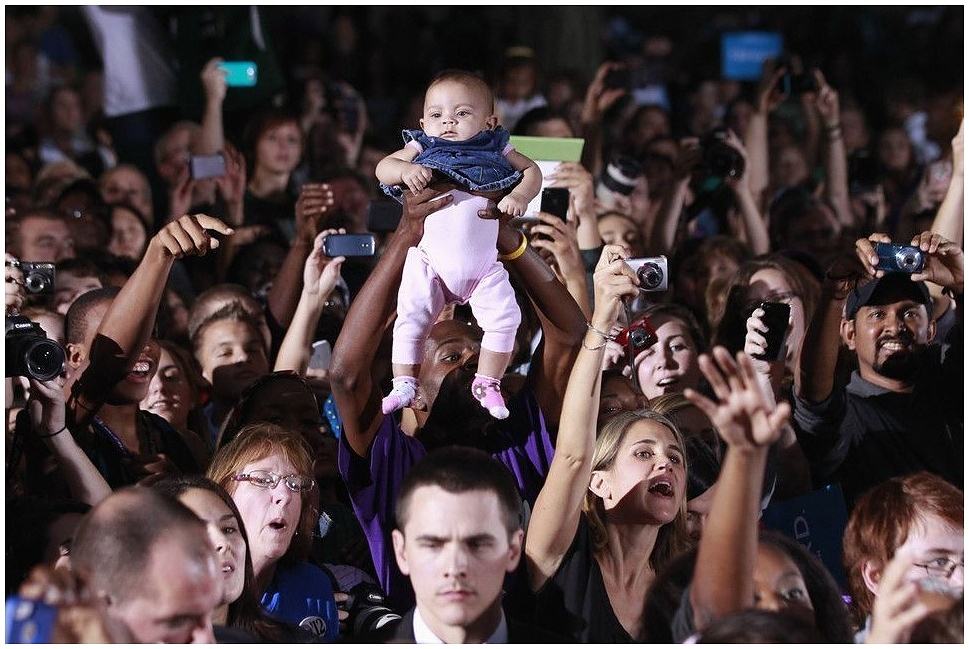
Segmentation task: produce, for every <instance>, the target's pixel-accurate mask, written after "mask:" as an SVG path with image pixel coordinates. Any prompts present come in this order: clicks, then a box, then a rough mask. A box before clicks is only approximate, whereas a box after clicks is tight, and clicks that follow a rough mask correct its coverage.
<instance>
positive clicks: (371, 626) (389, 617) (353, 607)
mask: <svg viewBox="0 0 969 649" xmlns="http://www.w3.org/2000/svg"><path fill="white" fill-rule="evenodd" d="M338 606H339V608H341V609H343V610H344V611H346V612H347V614H348V615H349V617H348V618H347V625H348V626H349V627H350V629H351V632H352V633H353V635H360V634H363V633H365V632H367V631H375V630H377V629H379V628H380V627H382V626H384V625H385V624H388V623H390V622H393V621H394V620H399V619H400V615H398V614H397V613H395V612H394V611H393V610H391V609H390V608H388V606H387V598H386V597H384V595H383V593H381V592H380V589H379V588H378V587H377V586H375V585H374V584H368V583H367V582H361V583H359V584H357V585H356V586H354V587H353V588H351V589H350V590H349V592H347V601H346V602H344V603H343V604H339V605H338Z"/></svg>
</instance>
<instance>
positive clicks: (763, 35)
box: [720, 32, 784, 81]
mask: <svg viewBox="0 0 969 649" xmlns="http://www.w3.org/2000/svg"><path fill="white" fill-rule="evenodd" d="M783 51H784V37H783V36H781V35H780V34H779V33H777V32H732V33H729V34H724V35H723V36H722V37H721V38H720V76H721V77H723V78H724V79H732V80H734V81H756V80H758V79H760V77H761V73H762V72H763V69H764V61H766V60H767V59H776V58H778V57H780V55H781V53H782V52H783Z"/></svg>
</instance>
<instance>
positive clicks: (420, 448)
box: [330, 188, 585, 609]
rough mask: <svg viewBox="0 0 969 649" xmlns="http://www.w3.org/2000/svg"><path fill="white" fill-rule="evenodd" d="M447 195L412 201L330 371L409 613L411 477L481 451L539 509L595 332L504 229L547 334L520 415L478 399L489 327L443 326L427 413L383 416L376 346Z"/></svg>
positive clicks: (381, 551) (517, 399)
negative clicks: (405, 555) (474, 391)
mask: <svg viewBox="0 0 969 649" xmlns="http://www.w3.org/2000/svg"><path fill="white" fill-rule="evenodd" d="M447 189H449V188H445V189H444V191H447ZM442 193H443V192H442V191H441V189H440V188H438V189H430V188H428V189H425V190H424V191H422V192H420V193H419V194H416V195H412V194H410V193H408V194H406V197H405V200H404V214H403V217H402V218H401V222H400V225H399V226H398V228H397V231H396V233H395V234H394V236H393V238H392V239H391V241H390V242H389V244H388V246H387V249H386V251H385V252H384V254H383V256H382V257H381V259H380V262H379V263H378V264H377V266H376V268H374V270H373V272H372V273H371V275H370V278H369V279H368V280H367V283H366V284H365V285H364V287H363V288H362V289H361V291H360V294H359V295H358V296H357V298H356V300H354V302H353V305H352V306H351V308H350V311H349V313H348V314H347V318H346V321H345V323H344V326H343V333H342V334H341V336H340V338H339V339H338V340H337V343H336V347H335V349H334V351H333V360H332V363H331V368H330V381H331V386H332V389H333V396H334V398H335V400H336V403H337V408H338V409H339V412H340V415H341V419H342V420H343V436H342V437H341V438H340V450H339V465H340V473H341V475H342V476H343V478H344V480H345V481H346V484H347V489H348V491H349V493H350V499H351V501H352V503H353V509H354V512H355V513H356V515H357V518H358V519H359V520H360V524H361V526H362V527H363V530H364V533H365V534H366V535H367V540H368V543H369V544H370V552H371V554H372V555H373V560H374V567H375V568H376V570H377V578H378V579H379V581H380V584H381V586H383V588H384V590H385V591H386V592H387V594H388V595H389V596H390V599H391V601H392V602H393V603H394V604H395V605H397V606H400V607H401V608H402V609H406V608H409V607H410V606H413V601H414V599H413V592H412V591H411V589H410V585H409V583H408V581H407V579H406V578H405V577H403V575H401V573H400V571H399V570H398V568H397V565H396V562H395V561H394V558H393V548H392V546H391V543H390V531H391V530H392V529H393V525H394V502H395V498H396V495H397V490H398V487H399V486H400V484H401V482H402V481H403V479H404V477H405V476H406V475H407V472H408V471H409V470H410V468H411V467H412V466H413V465H414V464H415V463H416V462H417V461H418V460H420V459H421V458H422V457H424V455H425V454H426V453H427V451H428V450H430V449H433V448H437V447H440V446H447V445H452V444H460V445H464V446H474V447H477V448H480V449H482V450H485V451H487V452H489V453H491V455H493V456H494V457H495V458H497V459H498V460H499V461H501V462H502V464H504V465H505V466H506V467H507V468H508V469H509V470H510V471H511V473H512V475H513V476H514V477H515V480H516V483H517V485H518V488H519V490H520V491H521V493H522V496H523V497H524V499H525V500H527V501H529V502H534V499H535V497H536V496H537V495H538V491H539V490H540V488H541V485H542V482H543V481H544V478H545V474H546V472H547V469H548V465H549V463H550V461H551V458H552V452H553V449H554V446H553V442H554V440H553V437H552V435H550V433H549V429H552V430H554V429H555V427H556V426H557V423H558V417H559V413H560V411H561V407H562V397H563V395H564V394H565V387H566V384H567V382H568V378H569V372H570V371H571V368H572V362H573V361H574V359H575V354H576V351H577V349H578V346H579V344H581V340H582V336H583V334H584V332H585V319H584V318H583V316H582V312H581V311H580V310H579V307H578V305H577V304H576V303H575V301H574V300H573V299H572V298H571V296H569V294H568V292H567V291H566V289H565V287H564V286H563V285H562V284H561V283H559V282H558V280H556V279H555V276H554V274H553V273H552V271H551V269H550V268H549V267H548V265H547V264H545V262H544V261H543V260H542V259H541V257H539V255H538V254H537V253H536V252H535V251H534V250H532V249H530V248H528V249H526V251H525V252H524V254H520V255H517V256H516V255H515V254H510V253H513V252H514V253H517V252H518V251H519V246H520V244H521V243H522V234H521V233H519V232H518V231H517V230H515V229H514V228H512V227H510V226H508V225H507V224H505V223H503V224H502V225H501V227H500V228H499V234H498V252H499V254H504V255H510V256H511V257H513V259H512V260H508V261H506V262H505V263H506V264H507V266H508V270H509V272H510V273H511V274H512V275H514V276H515V277H516V278H517V279H518V281H519V282H520V283H521V285H522V286H524V287H525V289H526V291H527V292H528V294H529V297H530V298H531V300H532V302H533V303H534V304H535V306H536V311H537V314H538V317H539V319H540V321H541V325H542V333H543V336H542V340H543V342H542V344H541V345H539V347H538V349H537V350H536V352H535V355H534V357H533V358H532V362H531V371H530V373H529V376H528V378H527V380H526V381H525V384H524V386H523V387H522V388H521V389H520V390H519V391H518V393H517V394H515V395H509V394H506V395H505V397H506V402H508V403H509V409H510V411H511V415H510V416H509V418H508V419H506V420H503V421H498V420H495V419H493V418H491V417H490V416H489V415H488V413H487V411H485V410H484V409H482V408H481V407H480V405H479V404H478V403H477V402H476V401H475V400H474V399H473V397H472V396H471V391H470V386H471V381H472V380H473V379H474V371H475V365H476V364H477V359H478V352H479V350H480V344H481V333H480V331H479V330H477V329H476V328H474V327H472V326H470V325H468V324H466V323H463V322H460V321H457V320H445V321H441V322H438V323H437V324H436V325H435V326H434V328H433V329H432V330H431V334H430V336H429V337H428V340H427V343H426V345H425V355H424V362H423V363H422V365H421V370H420V377H419V382H420V391H419V392H418V396H417V399H416V400H415V406H417V407H416V408H412V409H409V410H405V411H404V416H403V419H402V422H401V423H398V422H397V421H395V420H394V418H393V417H391V416H384V415H383V414H382V413H381V410H380V385H379V381H380V378H381V376H382V374H381V370H382V369H385V368H381V367H378V366H375V364H374V360H375V358H376V356H377V349H378V344H377V341H380V340H381V339H382V338H383V336H384V334H385V328H386V325H387V323H388V322H389V321H390V318H391V315H392V314H393V310H394V301H395V299H396V295H397V286H398V284H399V282H400V276H401V271H402V269H403V265H404V258H405V256H406V254H407V250H408V249H409V248H410V247H412V246H416V245H417V242H418V241H420V238H421V235H422V233H423V224H424V218H425V217H427V215H428V214H431V213H432V212H434V211H436V210H437V209H440V208H441V207H444V206H445V205H447V204H449V203H450V202H451V200H452V198H451V196H450V195H449V194H444V196H443V197H442V198H439V197H441V194H442ZM435 199H438V200H436V201H435ZM485 216H491V215H485Z"/></svg>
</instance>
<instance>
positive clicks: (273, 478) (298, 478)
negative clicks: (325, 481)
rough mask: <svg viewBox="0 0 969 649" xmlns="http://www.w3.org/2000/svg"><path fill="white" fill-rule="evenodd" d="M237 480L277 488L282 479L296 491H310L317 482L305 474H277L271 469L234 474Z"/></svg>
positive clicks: (233, 477) (288, 487) (289, 487)
mask: <svg viewBox="0 0 969 649" xmlns="http://www.w3.org/2000/svg"><path fill="white" fill-rule="evenodd" d="M232 479H233V480H235V481H236V482H248V483H249V484H251V485H254V486H256V487H262V488H263V489H275V488H276V485H278V484H279V482H280V481H282V482H283V484H284V485H286V488H287V489H289V490H290V491H292V492H295V493H302V492H304V491H309V490H310V489H312V488H313V485H315V484H316V481H315V480H313V479H312V478H307V477H306V476H303V475H297V474H295V473H294V474H292V475H277V474H275V473H273V472H271V471H250V472H249V473H238V474H236V475H234V476H232Z"/></svg>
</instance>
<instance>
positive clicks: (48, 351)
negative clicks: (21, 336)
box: [24, 339, 66, 381]
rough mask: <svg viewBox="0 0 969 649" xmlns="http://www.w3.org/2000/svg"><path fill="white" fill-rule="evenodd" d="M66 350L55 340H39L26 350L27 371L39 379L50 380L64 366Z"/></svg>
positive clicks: (25, 362) (25, 363)
mask: <svg viewBox="0 0 969 649" xmlns="http://www.w3.org/2000/svg"><path fill="white" fill-rule="evenodd" d="M65 360H66V357H65V356H64V350H63V349H61V347H60V345H58V344H57V343H56V342H54V341H53V340H46V339H45V340H38V341H36V342H34V343H32V344H31V345H30V346H29V347H27V349H26V350H24V365H25V366H26V367H27V372H28V373H29V374H30V376H32V377H33V378H35V379H37V380H38V381H49V380H51V379H52V378H54V377H55V376H57V375H59V374H60V373H61V370H62V369H63V368H64V361H65Z"/></svg>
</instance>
